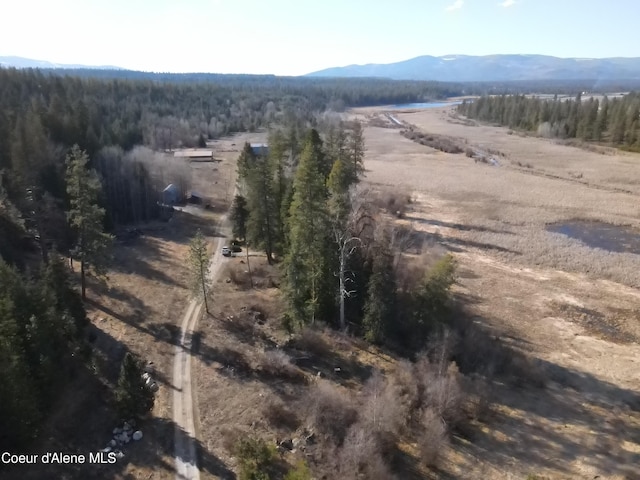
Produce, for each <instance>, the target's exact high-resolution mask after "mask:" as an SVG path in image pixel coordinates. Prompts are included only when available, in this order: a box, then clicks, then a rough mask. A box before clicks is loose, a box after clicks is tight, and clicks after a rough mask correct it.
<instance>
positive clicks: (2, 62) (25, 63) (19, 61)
mask: <svg viewBox="0 0 640 480" xmlns="http://www.w3.org/2000/svg"><path fill="white" fill-rule="evenodd" d="M0 67H15V68H70V69H85V68H86V69H95V70H122V68H120V67H113V66H111V65H104V66H89V65H73V64H66V63H52V62H47V61H46V60H33V59H31V58H24V57H10V56H9V57H0Z"/></svg>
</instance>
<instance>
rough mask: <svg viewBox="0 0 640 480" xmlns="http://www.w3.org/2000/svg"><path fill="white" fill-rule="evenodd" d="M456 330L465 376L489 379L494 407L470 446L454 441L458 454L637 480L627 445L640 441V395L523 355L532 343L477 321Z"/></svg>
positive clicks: (637, 456) (639, 456) (638, 456)
mask: <svg viewBox="0 0 640 480" xmlns="http://www.w3.org/2000/svg"><path fill="white" fill-rule="evenodd" d="M459 314H464V312H459ZM454 330H455V331H456V333H457V335H458V337H459V341H458V346H457V348H456V349H455V351H454V353H453V360H455V361H456V363H457V364H458V366H459V368H460V370H461V372H462V373H465V374H475V375H478V374H479V375H481V376H484V377H485V379H486V381H487V382H488V391H489V396H490V399H491V401H492V403H493V404H494V405H495V406H496V407H495V408H492V411H491V414H490V417H489V420H488V421H487V426H488V427H489V428H474V427H473V425H472V427H471V428H470V429H469V432H468V433H469V435H468V436H469V437H470V438H471V439H472V443H468V442H461V441H457V440H456V439H455V438H454V446H455V448H456V449H458V450H460V451H467V453H469V454H470V455H472V456H474V457H476V458H482V459H483V462H487V463H488V464H490V465H493V466H495V467H496V468H498V469H500V468H501V467H502V468H504V467H506V466H510V465H512V463H513V459H517V460H518V462H519V463H521V464H526V465H528V466H531V468H532V469H533V471H536V470H543V469H551V470H555V471H557V472H562V474H565V475H571V474H573V470H571V469H570V468H569V466H570V465H575V463H576V462H580V463H582V464H586V465H589V466H590V467H592V468H594V469H596V470H597V471H598V472H599V473H601V474H604V473H606V474H607V475H621V476H625V475H626V476H627V477H625V478H635V477H633V475H636V474H637V465H639V464H640V453H638V451H637V449H633V450H632V449H629V447H628V445H632V444H634V445H636V446H637V445H638V444H640V416H638V415H637V413H638V412H640V392H637V391H634V390H630V389H626V388H622V387H619V386H617V385H614V384H612V383H610V382H607V381H605V380H602V379H600V378H597V377H596V376H594V375H593V374H591V373H588V372H583V371H580V370H578V369H576V368H571V367H567V366H563V365H559V364H557V363H554V362H550V361H547V360H543V359H540V358H535V357H532V356H531V355H528V354H525V353H523V352H526V351H529V350H530V349H531V346H530V345H528V342H526V341H524V340H523V339H520V338H517V336H515V335H504V334H501V336H500V337H497V336H495V335H493V334H492V333H491V332H490V330H489V329H488V328H487V327H486V322H485V321H484V319H482V318H481V317H479V316H473V317H471V316H469V317H467V318H465V319H464V320H459V321H458V323H457V325H454ZM632 419H633V420H632ZM476 427H480V425H476ZM576 430H577V431H576ZM585 431H586V432H589V434H588V435H584V434H583V433H584V432H585ZM465 436H467V435H465Z"/></svg>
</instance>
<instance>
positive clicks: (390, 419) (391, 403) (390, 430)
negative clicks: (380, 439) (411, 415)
mask: <svg viewBox="0 0 640 480" xmlns="http://www.w3.org/2000/svg"><path fill="white" fill-rule="evenodd" d="M363 393H364V401H363V409H362V410H361V416H362V418H363V419H364V421H365V422H366V423H368V424H369V426H370V428H371V430H372V431H373V432H377V433H380V434H386V435H389V434H390V436H392V437H395V436H396V435H397V434H399V433H400V430H401V429H402V428H403V427H404V425H405V423H406V420H407V414H408V408H407V406H406V405H405V404H403V403H402V401H401V398H400V389H399V388H398V387H397V386H396V385H394V384H392V383H390V382H388V381H387V380H386V379H385V378H384V377H383V376H382V374H381V373H380V372H378V371H375V372H374V373H373V375H371V377H370V378H369V380H367V383H366V384H365V386H364V391H363Z"/></svg>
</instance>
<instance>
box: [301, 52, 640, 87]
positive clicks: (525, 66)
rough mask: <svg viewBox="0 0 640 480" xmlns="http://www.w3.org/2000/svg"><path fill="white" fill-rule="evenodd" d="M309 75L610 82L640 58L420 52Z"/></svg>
mask: <svg viewBox="0 0 640 480" xmlns="http://www.w3.org/2000/svg"><path fill="white" fill-rule="evenodd" d="M307 76H312V77H386V78H392V79H403V80H434V81H441V82H451V81H456V82H485V81H516V80H584V79H592V80H597V81H610V80H619V79H638V78H640V58H558V57H551V56H545V55H487V56H469V55H446V56H442V57H432V56H429V55H423V56H420V57H416V58H412V59H409V60H404V61H402V62H396V63H387V64H368V65H349V66H345V67H335V68H327V69H325V70H320V71H317V72H312V73H309V74H308V75H307Z"/></svg>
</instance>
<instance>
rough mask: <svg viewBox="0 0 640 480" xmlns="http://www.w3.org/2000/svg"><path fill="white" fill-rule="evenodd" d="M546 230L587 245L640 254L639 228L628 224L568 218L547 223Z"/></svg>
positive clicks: (610, 250) (611, 250)
mask: <svg viewBox="0 0 640 480" xmlns="http://www.w3.org/2000/svg"><path fill="white" fill-rule="evenodd" d="M547 231H548V232H553V233H561V234H562V235H566V236H567V237H569V238H573V239H575V240H579V241H581V242H582V243H584V244H585V245H587V246H588V247H591V248H600V249H602V250H607V251H609V252H618V253H634V254H636V255H640V230H637V229H634V228H632V227H629V226H619V225H611V224H610V223H604V222H594V221H588V220H570V221H567V222H561V223H553V224H551V225H547Z"/></svg>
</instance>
